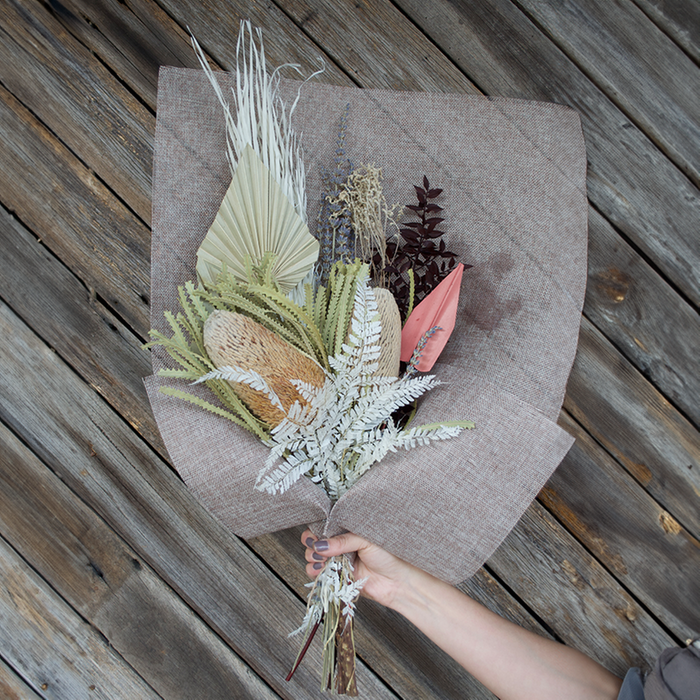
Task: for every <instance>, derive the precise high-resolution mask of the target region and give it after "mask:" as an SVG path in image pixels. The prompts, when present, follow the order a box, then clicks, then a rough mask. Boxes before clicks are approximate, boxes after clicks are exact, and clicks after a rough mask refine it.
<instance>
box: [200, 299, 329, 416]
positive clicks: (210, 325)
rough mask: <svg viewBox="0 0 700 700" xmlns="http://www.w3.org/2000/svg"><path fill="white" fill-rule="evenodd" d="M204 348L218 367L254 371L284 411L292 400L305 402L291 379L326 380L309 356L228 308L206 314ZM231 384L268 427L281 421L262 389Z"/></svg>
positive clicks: (319, 384) (318, 382)
mask: <svg viewBox="0 0 700 700" xmlns="http://www.w3.org/2000/svg"><path fill="white" fill-rule="evenodd" d="M204 347H205V348H206V351H207V354H208V355H209V359H210V360H211V361H212V362H213V363H214V365H215V366H216V367H217V369H221V368H223V367H240V368H241V369H243V370H252V371H254V372H257V373H258V374H259V375H260V376H262V378H263V379H264V380H265V381H266V382H267V385H268V386H269V387H270V389H272V391H273V392H274V393H275V394H277V397H278V398H279V400H280V402H281V403H282V406H284V409H285V411H288V410H289V408H290V407H291V406H292V404H293V403H294V402H295V401H299V403H300V404H301V405H305V404H306V403H307V402H306V401H305V400H304V399H303V397H302V396H301V395H300V394H299V392H298V391H297V389H296V387H294V385H293V384H292V383H291V381H290V380H294V379H298V380H300V381H302V382H306V383H308V384H311V385H313V386H316V387H319V388H320V387H322V386H323V384H324V382H325V379H326V377H325V374H324V372H323V369H322V368H321V367H320V365H318V364H317V363H316V362H315V361H314V360H312V359H311V358H310V357H308V356H307V355H304V354H303V353H302V352H300V351H299V350H297V349H296V348H295V347H293V346H292V345H290V344H289V343H287V342H285V341H284V340H282V339H281V338H280V337H279V336H278V335H276V334H275V333H273V332H272V331H269V330H267V328H265V327H264V326H261V325H260V324H259V323H257V322H255V321H253V320H252V319H250V318H248V317H247V316H244V315H242V314H237V313H233V312H231V311H214V312H213V313H212V314H211V315H210V316H209V318H208V319H207V321H206V323H205V324H204ZM230 384H231V386H232V387H233V390H234V391H235V392H236V395H237V396H238V397H239V398H240V399H241V401H243V402H244V403H245V404H246V405H247V406H248V408H249V409H250V410H251V411H252V412H253V413H254V414H255V415H256V416H258V418H260V419H261V420H262V421H264V422H265V423H267V424H268V425H269V426H270V427H272V428H274V427H275V426H276V425H278V424H279V423H280V422H281V421H282V419H283V418H284V413H283V412H282V411H281V410H280V409H279V408H278V407H276V406H274V405H273V403H272V402H271V400H270V398H269V397H268V396H267V395H266V394H265V393H264V392H262V391H258V390H257V389H254V388H252V387H251V386H249V385H247V384H243V383H240V382H230Z"/></svg>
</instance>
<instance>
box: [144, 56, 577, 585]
mask: <svg viewBox="0 0 700 700" xmlns="http://www.w3.org/2000/svg"><path fill="white" fill-rule="evenodd" d="M217 78H218V80H219V82H220V84H221V86H222V87H223V88H224V92H225V93H226V92H227V90H228V87H229V86H230V85H232V84H233V81H232V77H231V76H230V75H228V74H225V73H220V74H217ZM299 91H300V99H299V103H298V105H297V107H296V109H295V111H294V113H293V125H294V128H295V130H296V132H297V134H301V135H302V147H303V157H304V161H305V165H306V171H307V195H308V221H309V228H310V229H311V230H312V231H313V230H314V229H315V222H316V218H317V213H318V210H319V206H320V202H321V190H322V183H321V173H322V171H323V170H332V168H333V167H334V162H333V158H334V156H335V149H336V138H337V133H338V128H339V122H340V117H341V114H342V113H343V111H344V110H345V108H346V105H349V106H350V107H349V113H348V127H347V132H346V136H345V151H346V155H347V157H348V158H349V159H350V160H351V161H352V162H353V163H354V164H358V163H369V164H373V165H375V166H377V167H381V169H382V172H383V176H384V180H383V185H384V192H385V196H386V199H387V202H389V203H390V204H391V203H394V202H400V203H402V204H407V203H411V202H412V200H413V199H414V197H415V193H414V189H413V185H416V184H417V185H420V184H421V182H422V176H423V175H424V174H425V175H427V177H428V179H429V180H430V185H431V187H441V188H443V194H442V195H441V196H440V199H439V200H438V203H439V204H440V206H442V207H443V208H444V212H443V216H444V218H445V222H444V223H443V224H442V225H441V226H440V228H441V229H442V230H444V231H445V232H446V236H445V239H446V242H447V247H448V249H449V250H453V251H455V252H456V253H457V254H458V255H459V260H460V261H461V262H464V263H468V264H471V265H473V268H472V269H470V270H466V271H465V272H464V277H463V283H462V291H461V298H460V304H459V309H458V313H457V323H456V327H455V331H454V333H453V335H452V338H451V339H450V341H449V343H448V344H447V347H446V348H445V350H444V351H443V353H442V355H441V357H440V359H439V360H438V362H437V363H436V364H435V366H434V367H433V369H432V370H431V374H435V375H436V376H437V377H438V378H439V379H440V380H441V381H442V382H443V384H442V385H441V386H439V387H437V388H436V389H433V390H432V391H430V392H429V393H428V394H426V395H424V397H422V399H421V402H420V405H419V410H418V414H417V416H416V418H415V423H414V424H415V425H420V424H424V423H432V422H436V421H448V420H457V419H468V420H473V421H474V422H475V423H476V428H475V429H474V430H471V431H464V432H463V433H462V434H461V435H460V436H459V437H457V438H453V439H450V440H447V441H444V442H440V443H435V444H433V445H430V446H427V447H417V448H415V449H414V450H411V451H409V452H404V451H400V452H398V453H395V454H389V456H387V457H386V458H385V459H384V460H382V461H381V462H380V463H378V464H376V465H374V466H373V467H372V469H371V470H370V471H369V472H368V473H367V474H365V475H364V476H363V477H362V479H361V480H360V481H359V482H358V483H357V484H356V485H355V486H354V487H353V488H352V489H350V491H348V492H347V493H346V494H345V495H344V496H342V498H341V499H340V500H339V501H338V502H337V503H336V504H335V505H334V506H333V507H331V502H330V500H329V498H328V496H327V495H326V493H325V491H324V490H323V489H322V488H321V487H320V486H318V485H316V484H314V483H312V482H311V481H310V480H309V479H307V478H302V479H300V480H299V481H298V482H297V483H296V484H295V485H294V486H292V487H291V488H290V489H289V490H288V491H287V492H286V493H284V494H282V495H279V494H277V495H269V494H267V493H263V492H260V491H257V490H255V488H254V484H255V481H256V478H257V475H258V473H259V471H260V469H261V467H262V466H263V464H264V462H265V459H266V457H267V455H268V448H267V447H265V446H264V445H263V444H262V443H261V442H260V441H259V440H258V439H257V438H255V437H254V436H252V435H251V434H249V433H248V432H247V431H245V430H243V429H241V428H238V427H237V426H235V425H233V424H231V423H230V422H229V421H227V420H225V419H223V418H219V417H217V416H215V415H212V414H210V413H208V412H206V411H204V410H202V409H200V408H197V407H195V406H193V405H191V404H188V403H186V402H184V401H181V400H179V399H175V398H172V397H169V396H166V395H164V394H162V393H160V392H159V391H158V389H159V387H160V386H167V385H171V386H178V387H179V388H183V389H186V390H187V391H190V392H192V393H199V395H200V396H202V397H203V398H207V399H208V400H211V399H212V395H211V394H210V393H209V392H208V391H207V390H206V389H205V388H203V387H199V386H198V387H185V386H183V383H182V382H175V381H173V380H166V379H163V378H160V377H158V376H157V372H158V370H159V369H161V368H162V367H166V366H172V365H171V364H170V362H171V361H170V360H169V358H168V357H167V355H166V354H165V353H164V352H163V351H162V348H157V349H156V350H155V351H154V352H153V353H152V359H153V371H154V376H152V377H149V378H147V380H146V386H147V389H148V393H149V397H150V400H151V405H152V408H153V412H154V415H155V418H156V420H157V422H158V426H159V428H160V431H161V434H162V436H163V439H164V442H165V445H166V447H167V449H168V452H169V454H170V457H171V460H172V463H173V465H174V467H175V468H176V469H177V470H178V472H179V473H180V475H181V476H182V478H183V479H184V480H185V482H186V483H187V484H188V486H189V487H190V489H191V490H192V491H193V492H194V493H195V494H196V495H197V497H198V498H199V499H200V500H201V501H202V502H203V503H204V505H205V506H207V507H208V509H209V510H210V511H211V512H212V513H213V514H214V515H215V516H216V517H218V518H219V519H220V520H221V521H222V522H223V523H225V524H226V525H227V526H228V527H230V528H231V529H232V530H233V532H235V533H236V534H237V535H239V536H241V537H244V538H250V537H255V536H257V535H261V534H264V533H267V532H272V531H275V530H280V529H284V528H289V527H293V526H296V525H301V524H312V526H313V528H314V530H315V531H316V532H317V533H318V534H319V535H321V534H322V535H324V536H332V535H334V534H338V533H340V532H343V531H346V530H347V531H352V532H355V533H357V534H358V535H361V536H363V537H365V538H367V539H368V540H370V541H372V542H375V543H376V544H378V545H380V546H382V547H384V548H386V549H388V550H389V551H390V552H392V553H394V554H395V555H397V556H399V557H401V558H402V559H404V560H406V561H409V562H411V563H412V564H415V565H417V566H419V567H420V568H422V569H425V570H427V571H429V572H431V573H433V574H435V575H436V576H438V577H440V578H442V579H443V580H446V581H449V582H451V583H456V582H459V581H461V580H464V579H466V578H468V577H470V576H471V575H472V574H473V573H475V572H476V571H477V569H478V568H479V567H480V566H481V565H482V564H483V562H484V561H485V560H486V559H487V558H488V557H489V556H490V555H491V553H492V552H493V551H494V550H495V549H496V547H497V546H498V545H499V544H500V543H501V541H502V540H503V539H504V538H505V536H506V535H507V534H508V532H509V531H510V530H511V529H512V528H513V526H514V525H515V524H516V522H517V521H518V519H519V518H520V516H521V515H522V513H523V512H524V511H525V509H526V508H527V507H528V505H529V504H530V503H531V501H532V500H533V499H534V497H535V496H536V494H537V493H538V491H539V490H540V489H541V488H542V486H543V485H544V484H545V482H546V480H547V479H548V477H549V476H550V475H551V473H552V472H553V471H554V469H555V468H556V467H557V465H558V464H559V462H560V461H561V460H562V458H563V457H564V455H565V454H566V452H567V451H568V450H569V448H570V447H571V445H572V443H573V438H571V437H570V436H569V435H568V434H567V433H566V432H565V431H563V430H562V429H561V428H560V427H558V426H557V424H556V419H557V416H558V414H559V410H560V408H561V404H562V401H563V398H564V391H565V388H566V382H567V378H568V375H569V372H570V370H571V365H572V363H573V359H574V355H575V352H576V346H577V340H578V331H579V323H580V317H581V309H582V306H583V299H584V292H585V282H586V252H587V200H586V189H585V178H586V155H585V148H584V142H583V135H582V132H581V125H580V120H579V117H578V115H577V114H576V113H575V112H574V111H572V110H571V109H569V108H567V107H563V106H560V105H554V104H547V103H537V102H528V101H522V100H510V99H498V98H497V99H493V98H486V97H480V96H476V97H475V96H465V95H438V94H420V93H408V92H391V91H384V90H362V89H357V88H345V87H342V88H340V87H333V86H327V85H320V84H312V83H307V84H304V85H303V87H302V86H301V85H300V83H296V82H294V81H289V82H287V81H283V82H282V84H281V86H280V94H281V96H282V98H283V99H284V101H285V103H286V104H287V105H290V104H292V103H293V101H294V99H295V98H296V96H297V94H298V92H299ZM232 101H233V100H232ZM225 147H226V133H225V122H224V117H223V112H222V108H221V106H220V104H219V103H218V101H217V99H216V96H215V94H214V91H213V90H212V88H211V85H210V84H209V82H208V81H207V79H206V77H205V76H204V74H203V72H201V71H197V70H191V69H184V68H170V67H164V68H162V69H161V72H160V77H159V83H158V114H157V124H156V141H155V160H154V180H153V182H154V184H153V239H152V301H151V314H152V316H151V323H152V325H153V327H154V328H157V329H159V330H161V331H163V332H164V333H167V334H169V332H170V331H169V328H168V326H167V324H166V321H165V319H164V317H163V312H164V311H166V310H170V311H173V312H176V311H177V310H178V309H179V305H178V299H177V287H178V285H182V284H184V283H185V282H186V281H187V280H195V279H196V273H195V265H196V251H197V248H198V247H199V245H200V243H201V241H202V240H203V238H204V236H205V235H206V233H207V230H208V229H209V226H210V225H211V223H212V222H213V220H214V217H215V215H216V213H217V211H218V209H219V206H220V204H221V201H222V199H223V196H224V194H225V192H226V190H227V188H228V185H229V182H230V179H231V173H230V168H229V165H228V162H227V160H226V156H225ZM436 542H442V543H443V545H442V546H441V547H436V546H435V543H436Z"/></svg>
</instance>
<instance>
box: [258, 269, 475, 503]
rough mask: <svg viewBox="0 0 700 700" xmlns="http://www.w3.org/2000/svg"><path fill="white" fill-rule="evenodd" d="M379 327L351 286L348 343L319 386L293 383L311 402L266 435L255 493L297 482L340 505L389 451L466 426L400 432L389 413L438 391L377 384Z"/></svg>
mask: <svg viewBox="0 0 700 700" xmlns="http://www.w3.org/2000/svg"><path fill="white" fill-rule="evenodd" d="M380 332H381V323H380V321H379V314H378V313H377V303H376V301H375V298H374V292H373V291H372V289H371V288H370V286H369V284H368V281H367V276H366V275H364V276H363V277H362V278H361V279H358V282H357V291H356V293H355V305H354V310H353V317H352V322H351V327H350V333H349V335H348V339H347V342H346V343H343V345H342V349H341V352H340V353H339V354H338V355H336V356H335V357H332V358H329V363H330V365H331V368H332V370H333V373H332V374H329V375H328V376H327V378H326V382H325V384H324V386H323V387H321V388H320V389H319V388H316V387H312V386H308V385H302V384H301V383H300V382H299V383H296V386H297V388H298V389H299V390H300V391H302V390H303V396H304V399H305V400H306V401H308V402H309V403H308V404H307V405H305V406H303V407H302V406H300V405H299V404H298V403H297V404H295V405H294V406H293V407H292V408H291V409H290V410H289V412H288V413H287V414H286V416H285V418H284V419H283V420H282V422H281V423H280V424H279V425H278V426H277V427H276V428H275V429H273V430H272V434H271V439H270V445H271V451H270V456H269V458H268V459H267V461H266V463H265V466H264V467H263V469H262V470H261V472H260V474H259V476H258V481H257V484H256V488H258V489H259V490H261V491H267V492H268V493H272V494H274V493H282V492H284V491H286V490H287V489H288V488H289V487H290V486H292V484H294V482H296V481H297V480H298V479H299V478H300V477H301V476H303V475H306V476H308V477H310V478H311V479H312V480H313V481H316V482H322V483H323V485H324V487H325V490H326V491H327V493H328V494H329V496H330V497H331V498H332V499H333V500H337V499H338V498H340V497H341V496H342V495H343V494H344V493H345V492H346V491H347V490H348V489H349V488H351V487H352V486H353V484H355V483H356V482H357V480H358V479H359V478H360V477H361V476H362V475H363V474H364V473H365V472H366V471H367V470H368V469H369V468H370V467H371V466H372V465H373V464H375V463H376V462H378V461H380V460H381V459H382V458H383V457H384V456H386V455H387V454H388V453H389V452H395V451H397V450H398V449H405V450H409V449H412V448H413V447H417V446H419V445H427V444H428V443H430V442H433V441H435V440H445V439H447V438H451V437H455V436H456V435H458V434H459V433H460V432H461V431H462V430H463V429H464V428H471V427H473V424H472V423H471V422H469V421H453V422H449V423H440V424H431V425H424V426H418V427H414V428H410V429H401V428H399V427H397V426H396V425H395V424H394V421H393V419H392V417H391V416H392V414H393V413H394V412H395V411H396V410H397V409H398V408H400V407H402V406H405V405H407V404H410V403H412V402H413V401H414V400H415V399H416V398H417V397H418V396H420V395H421V394H423V393H424V392H426V391H428V390H429V389H432V388H433V387H435V386H437V385H438V384H439V382H438V381H437V380H436V379H435V377H433V376H430V375H428V376H419V377H403V378H401V379H395V378H392V377H375V376H373V372H374V370H375V369H376V368H377V359H378V357H379V353H380V351H381V349H380V347H379V345H378V343H379V334H380Z"/></svg>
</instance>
